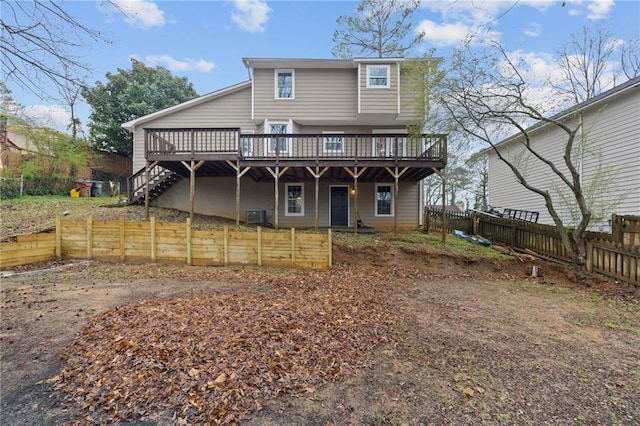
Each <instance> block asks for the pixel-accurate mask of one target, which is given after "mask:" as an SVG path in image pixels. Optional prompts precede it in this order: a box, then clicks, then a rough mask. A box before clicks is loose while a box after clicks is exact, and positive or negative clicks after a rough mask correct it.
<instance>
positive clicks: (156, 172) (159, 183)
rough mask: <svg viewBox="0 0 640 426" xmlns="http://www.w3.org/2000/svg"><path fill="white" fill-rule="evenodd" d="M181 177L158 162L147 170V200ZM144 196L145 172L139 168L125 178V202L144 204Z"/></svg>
mask: <svg viewBox="0 0 640 426" xmlns="http://www.w3.org/2000/svg"><path fill="white" fill-rule="evenodd" d="M180 179H182V176H180V175H179V174H177V173H175V172H173V171H171V170H169V169H166V168H164V167H162V166H160V165H158V164H156V165H154V166H153V167H152V168H151V169H150V170H149V201H151V200H153V199H155V198H157V197H159V196H160V195H161V194H162V193H164V192H165V191H166V190H167V189H169V188H171V187H172V186H173V185H175V183H176V182H178V181H179V180H180ZM145 196H146V172H145V168H144V167H143V168H141V169H140V170H138V171H137V172H136V173H134V174H133V175H132V176H130V177H129V178H127V203H128V204H144V202H145Z"/></svg>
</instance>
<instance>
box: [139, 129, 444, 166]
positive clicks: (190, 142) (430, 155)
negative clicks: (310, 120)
mask: <svg viewBox="0 0 640 426" xmlns="http://www.w3.org/2000/svg"><path fill="white" fill-rule="evenodd" d="M146 152H147V158H148V159H163V160H167V159H169V158H170V157H171V156H176V158H177V157H178V156H185V155H186V156H193V157H198V156H200V157H202V156H203V155H208V156H210V157H215V156H216V155H220V156H222V155H234V156H237V158H238V159H240V160H246V161H251V160H278V161H280V160H284V161H286V160H318V159H324V160H341V159H349V160H352V159H366V160H390V159H393V160H414V161H444V162H446V155H447V136H446V135H442V134H434V135H431V134H424V135H421V136H417V137H413V136H408V135H404V134H337V133H335V134H278V135H274V134H241V133H240V130H239V129H210V128H198V129H195V128H194V129H146ZM160 157H162V158H160Z"/></svg>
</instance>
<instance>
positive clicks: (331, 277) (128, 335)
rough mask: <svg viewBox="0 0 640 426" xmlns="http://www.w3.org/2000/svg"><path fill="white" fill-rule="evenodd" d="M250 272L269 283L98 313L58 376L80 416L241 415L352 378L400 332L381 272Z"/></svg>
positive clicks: (182, 420)
mask: <svg viewBox="0 0 640 426" xmlns="http://www.w3.org/2000/svg"><path fill="white" fill-rule="evenodd" d="M387 277H388V276H387ZM237 278H238V279H243V276H242V275H241V273H239V276H238V277H237ZM244 279H245V280H256V281H259V284H260V286H261V288H264V291H261V292H256V291H246V292H245V291H235V292H233V293H231V294H211V295H204V296H199V297H195V298H184V299H174V300H168V301H147V302H143V303H139V304H135V305H129V306H125V307H122V308H117V309H115V310H111V311H109V312H106V313H104V314H102V315H100V316H98V317H96V318H94V319H92V320H91V322H90V323H89V325H88V326H86V327H85V328H84V329H83V330H82V332H81V333H80V334H79V335H78V337H77V338H76V340H75V342H74V343H73V344H72V345H70V346H69V347H67V348H66V349H65V350H64V351H63V353H62V357H63V369H62V372H61V373H60V374H59V375H57V376H55V377H54V378H53V379H52V380H51V382H52V383H56V387H57V388H58V389H61V390H63V391H65V392H66V393H68V394H70V395H71V396H72V399H73V400H74V401H75V402H76V403H79V404H80V405H81V406H82V407H84V410H83V413H82V417H81V418H79V419H78V422H79V423H113V422H117V421H123V420H131V419H145V418H146V419H149V420H152V418H153V416H154V414H157V413H159V412H164V413H173V417H174V418H175V421H176V423H177V424H194V423H195V424H210V423H211V424H212V423H216V424H220V423H234V422H237V421H239V420H241V419H242V418H243V417H244V416H245V415H246V414H247V413H249V412H250V411H251V410H255V409H260V408H261V407H262V406H263V405H265V404H268V403H269V401H270V400H273V399H274V398H276V397H278V396H280V395H283V394H289V395H304V394H306V395H308V394H312V393H314V392H315V389H316V387H319V386H321V385H323V384H325V383H327V382H330V381H337V380H341V379H342V378H344V377H346V376H351V375H353V374H354V373H355V372H356V371H357V370H358V369H362V368H366V367H367V366H369V365H370V363H371V362H372V361H373V359H372V354H373V353H374V352H375V351H373V349H374V348H375V347H377V346H379V345H380V344H381V343H383V342H389V341H393V339H394V331H393V330H394V324H395V323H396V321H397V316H396V312H397V308H395V307H394V303H393V301H392V300H393V298H392V297H391V290H390V286H388V285H385V284H387V283H385V276H383V275H380V274H376V273H375V272H373V271H372V270H367V271H363V270H358V269H354V268H342V267H336V268H333V269H331V270H328V271H316V272H308V271H306V272H302V271H300V272H292V273H291V274H282V275H274V276H266V275H264V276H260V275H255V274H248V275H247V276H246V277H245V278H244Z"/></svg>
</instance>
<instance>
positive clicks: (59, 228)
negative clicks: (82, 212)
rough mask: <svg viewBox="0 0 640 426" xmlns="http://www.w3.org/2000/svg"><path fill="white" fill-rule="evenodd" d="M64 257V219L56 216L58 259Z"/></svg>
mask: <svg viewBox="0 0 640 426" xmlns="http://www.w3.org/2000/svg"><path fill="white" fill-rule="evenodd" d="M61 258H62V219H61V217H60V215H57V216H56V259H58V260H60V259H61Z"/></svg>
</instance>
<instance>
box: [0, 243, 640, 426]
mask: <svg viewBox="0 0 640 426" xmlns="http://www.w3.org/2000/svg"><path fill="white" fill-rule="evenodd" d="M334 257H335V262H336V264H337V265H339V266H340V267H341V268H345V269H347V270H349V269H356V270H358V271H359V273H364V274H367V273H371V274H378V275H379V276H380V277H381V279H383V280H385V282H386V283H387V285H388V289H389V293H388V294H389V295H390V296H389V298H390V299H392V300H390V303H392V306H394V307H395V308H396V310H397V312H396V313H397V317H398V321H397V324H396V330H395V335H396V336H398V337H397V338H395V339H393V340H389V341H388V342H387V343H381V344H380V345H379V346H378V347H377V348H376V349H375V350H374V351H373V353H372V354H371V355H372V358H373V359H374V362H372V363H371V364H370V365H369V366H368V367H366V368H362V369H360V370H358V371H357V372H356V374H354V375H351V376H349V377H346V378H344V379H342V380H339V381H335V382H330V383H327V384H325V385H323V386H321V387H318V388H315V389H313V390H312V391H310V392H309V393H307V394H303V395H300V394H295V395H294V394H292V395H286V394H285V395H283V396H281V397H278V398H276V399H273V400H271V401H266V402H265V404H263V405H264V406H263V407H262V408H261V409H259V410H255V411H252V412H250V413H249V414H248V415H247V416H246V418H245V420H244V421H242V422H241V423H242V424H248V425H283V424H289V425H347V424H351V425H383V424H391V425H423V424H424V425H426V424H435V425H439V424H452V425H453V424H455V425H458V424H491V425H493V424H523V425H526V424H535V425H541V424H551V425H566V424H575V425H585V424H587V425H597V424H620V425H634V424H640V396H639V395H640V361H639V360H640V303H639V301H638V293H637V291H636V290H634V289H629V288H626V287H624V286H621V285H616V283H613V282H611V281H607V280H602V279H594V278H589V279H587V278H585V277H583V276H580V275H579V274H573V273H571V272H570V271H569V270H568V269H567V268H565V267H562V266H559V265H555V264H552V263H545V262H541V261H536V263H535V264H536V265H537V266H538V267H539V271H540V276H539V277H537V278H532V277H530V272H531V266H532V263H531V262H529V261H521V260H518V259H513V258H511V259H503V260H491V261H483V262H477V261H469V260H468V259H467V258H464V257H462V256H460V257H456V256H438V255H427V254H425V253H407V252H406V251H403V250H398V249H394V250H386V251H384V252H373V251H371V252H366V251H363V252H359V253H358V254H354V253H346V252H341V251H339V250H336V253H335V256H334ZM390 265H393V267H390ZM45 266H46V267H47V268H48V270H47V271H45V272H42V271H40V272H39V271H37V270H34V268H33V267H32V268H28V269H23V270H17V271H16V272H18V273H16V274H15V275H11V276H5V277H4V278H2V280H1V281H0V284H1V287H2V300H1V314H2V328H1V330H0V343H1V345H2V346H1V351H2V362H1V379H2V380H1V395H0V397H1V403H2V404H1V405H2V407H1V416H0V419H1V422H2V424H3V425H35V424H38V425H58V424H69V423H73V422H74V421H79V422H80V423H83V422H86V417H82V416H81V414H82V413H83V412H84V411H86V410H87V407H83V406H81V405H78V404H76V403H74V402H73V399H71V398H70V397H69V396H68V395H66V394H64V393H62V392H61V391H60V390H58V389H57V388H56V387H55V386H54V383H53V382H52V381H51V380H50V379H51V378H52V377H55V376H56V375H57V374H59V373H60V370H61V368H62V364H61V360H60V356H59V352H60V350H61V349H63V348H64V347H68V345H70V344H71V343H72V342H73V341H74V338H76V336H77V335H78V333H79V332H80V331H81V330H82V329H83V327H85V326H86V325H87V323H88V321H89V320H90V319H91V318H94V317H96V316H97V315H99V314H101V313H104V312H107V311H111V310H114V309H116V308H117V307H122V306H125V305H130V304H133V303H138V302H141V301H145V300H162V299H167V300H168V299H172V298H176V297H192V296H197V295H204V294H212V293H213V294H219V295H229V294H233V295H242V294H245V293H246V294H255V293H261V292H262V293H271V294H272V293H274V292H278V291H282V290H281V288H279V287H277V286H273V285H272V284H270V282H269V280H264V282H261V281H260V279H255V276H257V275H260V274H264V272H263V271H259V270H256V269H251V268H246V269H238V268H235V269H234V268H198V267H182V266H168V265H120V264H118V265H116V264H106V263H99V262H77V263H69V262H67V263H60V264H56V263H52V264H47V265H42V267H45ZM229 270H230V271H231V273H228V272H229ZM400 270H403V271H405V272H403V274H402V276H400V274H399V273H398V271H400ZM406 271H409V272H406ZM269 273H271V274H276V275H277V274H282V275H283V276H286V275H287V274H288V273H289V272H288V271H286V270H272V271H270V272H269ZM6 275H8V274H6ZM230 277H237V278H234V279H231V278H230ZM242 277H246V279H243V278H242ZM250 277H253V278H251V279H249V278H250ZM82 419H85V420H82ZM120 423H121V424H131V425H142V424H158V425H171V424H187V422H185V421H183V420H182V418H180V417H179V416H176V413H175V412H173V413H172V412H159V413H154V414H153V415H152V416H147V417H145V418H137V419H136V418H134V419H128V420H123V421H121V422H120Z"/></svg>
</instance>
